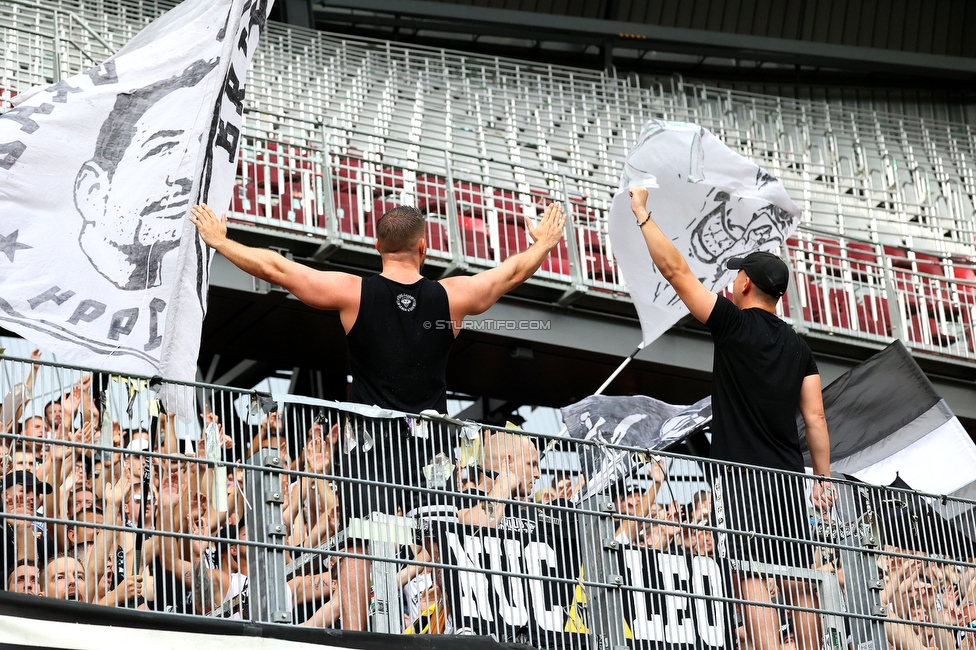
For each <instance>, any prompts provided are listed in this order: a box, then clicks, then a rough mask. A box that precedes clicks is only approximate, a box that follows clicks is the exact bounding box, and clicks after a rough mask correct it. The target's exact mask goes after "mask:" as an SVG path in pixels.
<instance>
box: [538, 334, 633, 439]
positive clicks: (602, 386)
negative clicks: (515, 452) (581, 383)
mask: <svg viewBox="0 0 976 650" xmlns="http://www.w3.org/2000/svg"><path fill="white" fill-rule="evenodd" d="M643 349H644V341H643V340H641V342H640V345H638V346H637V349H636V350H634V351H633V352H631V353H630V354H629V355H628V356H627V357H625V358H624V360H623V361H621V362H620V365H619V366H617V369H616V370H614V371H613V372H612V373H610V376H609V377H607V380H606V381H605V382H603V383H602V384H600V387H599V388H597V389H596V390H595V391H593V394H594V395H602V394H603V391H605V390H606V389H607V387H608V386H609V385H610V384H612V383H613V380H614V379H616V378H617V376H618V375H619V374H620V373H622V372H623V371H624V368H626V367H627V366H628V365H629V364H630V362H631V361H633V360H634V357H636V356H637V354H638V353H639V352H640V351H641V350H643ZM568 432H569V429H568V428H567V427H566V426H565V425H563V428H562V429H560V430H559V433H557V434H556V437H555V438H553V439H552V440H550V441H549V444H547V445H546V448H545V449H544V450H543V452H542V453H543V454H545V453H547V452H550V451H552V448H553V447H555V446H556V442H557V441H558V440H559V439H560V438H565V437H566V434H567V433H568Z"/></svg>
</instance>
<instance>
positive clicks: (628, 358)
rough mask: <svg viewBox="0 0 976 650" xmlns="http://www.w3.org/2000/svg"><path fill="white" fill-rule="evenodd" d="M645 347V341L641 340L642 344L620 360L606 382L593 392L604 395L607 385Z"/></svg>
mask: <svg viewBox="0 0 976 650" xmlns="http://www.w3.org/2000/svg"><path fill="white" fill-rule="evenodd" d="M643 349H644V341H641V342H640V345H638V346H637V349H636V350H634V351H633V352H631V353H630V356H628V357H627V358H626V359H624V360H623V361H621V362H620V365H619V366H617V369H616V370H614V371H613V373H612V374H611V375H610V376H609V377H607V380H606V381H605V382H603V383H602V384H600V387H599V388H597V389H596V390H595V391H594V392H593V394H594V395H602V394H603V391H605V390H606V389H607V387H608V386H609V385H610V384H611V383H613V380H614V379H616V378H617V375H619V374H620V373H622V372H623V371H624V368H626V367H627V366H628V365H629V364H630V362H631V361H633V360H634V357H636V356H637V353H638V352H640V351H641V350H643Z"/></svg>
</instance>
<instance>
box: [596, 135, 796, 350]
mask: <svg viewBox="0 0 976 650" xmlns="http://www.w3.org/2000/svg"><path fill="white" fill-rule="evenodd" d="M631 185H642V186H644V187H646V188H648V198H647V209H648V211H650V212H651V213H652V217H653V219H654V221H655V223H657V225H658V226H659V227H660V228H661V230H662V231H663V232H664V234H665V235H667V237H668V238H669V239H670V240H671V241H672V242H673V243H674V245H675V246H676V247H677V249H678V251H679V252H680V253H681V254H682V255H684V257H685V259H686V260H687V261H688V265H689V266H690V267H691V270H692V272H693V273H694V274H695V275H696V276H697V277H698V278H699V279H700V280H701V281H702V283H703V284H704V285H705V286H706V287H708V288H709V289H710V290H712V291H719V290H721V289H723V288H725V287H726V286H728V284H729V283H730V282H731V281H732V280H733V278H734V277H735V273H736V272H735V271H730V270H728V269H727V268H726V267H725V263H726V262H727V261H728V260H729V258H732V257H738V256H740V255H745V254H748V253H751V252H753V251H757V250H764V251H771V252H778V249H779V248H780V245H781V244H782V243H783V242H784V241H786V238H787V237H789V236H790V235H791V234H792V233H793V231H794V230H796V226H797V224H798V223H799V218H800V209H799V208H798V207H797V206H796V204H795V203H793V201H792V200H791V199H790V197H789V196H788V195H787V193H786V189H785V188H784V187H783V185H782V183H780V182H779V181H778V180H776V178H774V177H773V176H772V175H771V174H769V173H768V172H766V171H765V170H763V169H762V168H761V167H759V165H757V164H756V163H754V162H751V161H749V160H746V159H745V158H743V157H742V156H740V155H739V154H737V153H735V152H734V151H732V150H731V149H729V148H728V147H727V146H725V144H724V143H723V142H722V141H721V140H719V139H718V138H717V137H715V136H714V135H713V134H712V133H711V132H709V131H708V129H705V128H702V127H700V126H698V125H695V124H684V123H678V122H664V121H661V120H651V121H649V122H647V123H646V124H645V125H644V127H643V129H642V130H641V134H640V137H639V138H638V141H637V145H636V146H635V147H634V148H633V149H632V150H631V152H630V154H629V155H628V156H627V160H626V162H625V164H624V171H623V174H622V175H621V179H620V188H619V189H618V191H617V193H616V195H615V196H614V199H613V204H612V205H611V207H610V224H609V229H610V239H611V243H612V244H613V251H614V255H615V256H616V258H617V262H618V263H619V264H620V269H621V271H622V272H623V275H624V280H625V281H626V282H627V288H628V290H629V291H630V295H631V297H632V298H633V300H634V304H635V305H636V306H637V313H638V315H639V316H640V320H641V329H642V330H643V335H644V343H645V344H649V343H650V342H651V341H653V340H654V339H656V338H657V337H659V336H660V335H661V334H663V333H664V332H666V331H667V330H668V329H669V328H670V327H671V326H672V325H674V324H675V323H676V322H677V321H678V319H680V318H681V317H682V316H684V315H685V314H687V313H688V309H687V308H686V307H685V306H684V304H683V303H682V302H681V301H680V300H679V299H678V296H677V295H676V294H675V292H674V289H672V288H671V285H670V284H669V283H668V281H667V280H665V279H664V276H662V275H661V273H660V272H659V271H658V269H657V267H656V266H655V265H654V262H653V261H651V256H650V253H649V252H648V250H647V246H646V244H645V242H644V238H643V236H642V235H641V233H640V229H639V228H638V226H637V223H636V219H635V218H634V213H633V212H632V211H631V209H630V196H629V194H628V192H627V188H628V187H629V186H631Z"/></svg>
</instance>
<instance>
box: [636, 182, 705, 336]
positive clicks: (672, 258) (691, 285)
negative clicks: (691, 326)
mask: <svg viewBox="0 0 976 650" xmlns="http://www.w3.org/2000/svg"><path fill="white" fill-rule="evenodd" d="M629 192H630V209H631V210H633V211H634V216H635V217H637V224H638V226H639V227H640V230H641V233H642V234H643V235H644V241H645V242H646V243H647V250H648V251H650V253H651V259H652V260H654V265H655V266H657V268H658V270H659V271H660V272H661V275H663V276H664V279H665V280H667V281H668V282H669V283H671V286H672V287H674V290H675V292H676V293H677V294H678V297H679V298H681V302H683V303H685V305H686V306H687V307H688V310H689V311H690V312H691V315H692V316H694V317H695V318H697V319H698V320H699V321H701V322H702V323H704V322H705V321H707V320H708V317H709V315H711V313H712V308H713V307H714V306H715V300H716V299H717V298H718V296H717V295H716V294H715V293H713V292H712V291H709V290H708V288H707V287H705V285H703V284H702V283H701V280H699V279H698V278H697V277H695V274H694V273H692V272H691V269H690V268H689V267H688V262H687V261H686V260H685V258H684V257H683V256H682V255H681V253H680V252H679V251H678V249H677V248H675V247H674V244H672V243H671V240H670V239H668V238H667V237H666V236H665V235H664V233H663V232H661V229H660V228H658V226H657V224H656V223H654V220H653V219H651V215H650V213H649V212H648V211H647V188H644V187H631V188H630V189H629Z"/></svg>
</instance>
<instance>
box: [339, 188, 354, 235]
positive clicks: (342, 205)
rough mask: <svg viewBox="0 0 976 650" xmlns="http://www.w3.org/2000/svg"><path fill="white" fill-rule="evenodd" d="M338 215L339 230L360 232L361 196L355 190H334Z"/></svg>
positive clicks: (352, 233) (352, 232)
mask: <svg viewBox="0 0 976 650" xmlns="http://www.w3.org/2000/svg"><path fill="white" fill-rule="evenodd" d="M333 197H335V208H336V216H337V217H338V221H339V232H341V233H346V234H349V235H358V234H359V213H360V211H359V198H358V197H357V196H356V193H355V192H334V193H333Z"/></svg>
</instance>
